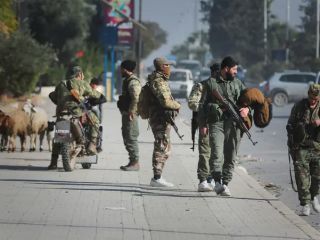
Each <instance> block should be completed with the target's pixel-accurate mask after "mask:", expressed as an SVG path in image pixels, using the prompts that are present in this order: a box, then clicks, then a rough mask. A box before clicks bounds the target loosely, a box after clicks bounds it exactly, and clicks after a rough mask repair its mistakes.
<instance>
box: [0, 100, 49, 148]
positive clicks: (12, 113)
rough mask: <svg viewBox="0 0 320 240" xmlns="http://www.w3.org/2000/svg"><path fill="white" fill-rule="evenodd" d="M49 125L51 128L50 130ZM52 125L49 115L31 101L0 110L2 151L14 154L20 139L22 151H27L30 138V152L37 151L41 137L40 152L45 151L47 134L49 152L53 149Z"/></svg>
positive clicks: (0, 144)
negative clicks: (17, 141) (27, 142)
mask: <svg viewBox="0 0 320 240" xmlns="http://www.w3.org/2000/svg"><path fill="white" fill-rule="evenodd" d="M48 123H49V128H48ZM52 123H53V122H48V114H47V113H46V111H45V110H44V109H43V108H41V107H38V106H37V107H35V106H34V105H33V104H32V103H31V100H30V99H28V100H27V101H26V102H24V103H22V104H21V103H20V104H13V105H10V106H6V107H3V108H2V109H0V135H1V141H0V150H1V151H6V150H7V151H8V152H14V151H15V150H16V138H17V137H19V138H20V144H21V151H25V150H26V140H27V137H30V148H29V150H30V151H35V150H36V141H37V137H38V136H39V143H40V146H39V150H40V151H42V150H43V139H44V137H45V135H46V133H47V138H48V145H49V151H51V147H52V134H51V133H49V132H53V131H52V130H53V129H52ZM49 130H51V131H49Z"/></svg>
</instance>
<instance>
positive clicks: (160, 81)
mask: <svg viewBox="0 0 320 240" xmlns="http://www.w3.org/2000/svg"><path fill="white" fill-rule="evenodd" d="M148 82H149V86H150V89H151V91H152V93H153V95H154V96H155V99H156V101H153V102H152V106H150V118H151V119H152V118H155V117H156V116H159V115H160V114H162V113H163V110H164V109H169V110H179V109H180V106H181V105H180V103H179V102H177V101H176V100H174V98H173V97H172V95H171V91H170V88H169V84H168V79H167V78H166V77H165V76H164V75H163V74H162V73H161V72H153V73H151V74H150V75H149V76H148Z"/></svg>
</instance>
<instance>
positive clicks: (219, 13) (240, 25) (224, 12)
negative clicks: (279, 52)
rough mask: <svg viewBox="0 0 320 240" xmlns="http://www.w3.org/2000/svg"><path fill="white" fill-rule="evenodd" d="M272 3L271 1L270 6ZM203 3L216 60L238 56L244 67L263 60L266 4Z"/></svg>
mask: <svg viewBox="0 0 320 240" xmlns="http://www.w3.org/2000/svg"><path fill="white" fill-rule="evenodd" d="M271 2H272V0H268V4H269V5H270V4H271ZM210 3H212V1H210V0H207V1H202V11H203V12H204V16H205V17H204V21H208V23H209V27H210V28H209V44H210V49H211V53H212V55H213V56H216V57H224V56H226V55H232V56H235V57H236V58H237V59H238V60H240V62H241V63H242V64H243V65H251V64H254V63H256V62H259V61H263V59H264V43H263V36H264V32H263V31H264V30H263V16H264V14H263V13H264V4H263V1H251V0H233V1H225V0H215V1H214V4H210Z"/></svg>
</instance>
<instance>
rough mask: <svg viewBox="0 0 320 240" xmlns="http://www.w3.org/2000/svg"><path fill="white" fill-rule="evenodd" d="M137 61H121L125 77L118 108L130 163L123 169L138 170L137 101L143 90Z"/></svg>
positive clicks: (122, 167) (122, 73)
mask: <svg viewBox="0 0 320 240" xmlns="http://www.w3.org/2000/svg"><path fill="white" fill-rule="evenodd" d="M135 68H136V62H135V61H132V60H124V61H123V62H122V63H121V75H122V77H124V80H123V84H122V95H121V96H120V97H119V101H118V108H119V109H120V112H121V115H122V128H121V130H122V137H123V142H124V145H125V147H126V149H127V151H128V153H129V163H128V164H127V165H126V166H121V167H120V169H121V170H123V171H138V170H139V169H140V166H139V147H138V136H139V125H138V116H137V103H138V100H139V94H140V91H141V84H140V80H139V79H138V78H137V77H136V76H135V75H134V74H133V72H134V69H135Z"/></svg>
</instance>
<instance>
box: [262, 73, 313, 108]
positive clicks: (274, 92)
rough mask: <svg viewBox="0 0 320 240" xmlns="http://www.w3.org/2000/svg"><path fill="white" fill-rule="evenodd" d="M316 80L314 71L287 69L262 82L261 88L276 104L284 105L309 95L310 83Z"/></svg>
mask: <svg viewBox="0 0 320 240" xmlns="http://www.w3.org/2000/svg"><path fill="white" fill-rule="evenodd" d="M314 82H316V74H315V73H313V72H300V71H297V70H287V71H284V72H281V73H278V72H276V73H274V74H273V75H272V76H271V77H270V79H269V80H267V81H264V82H262V83H260V85H259V88H260V89H261V90H262V91H263V93H264V94H265V95H266V96H269V97H271V98H272V101H273V104H274V105H275V106H278V107H282V106H284V105H285V104H287V103H288V102H295V101H298V100H300V99H302V98H305V97H307V95H308V94H307V92H308V88H309V85H310V83H314Z"/></svg>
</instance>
